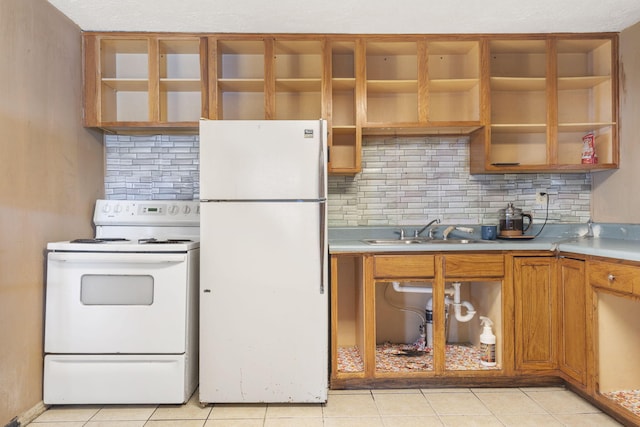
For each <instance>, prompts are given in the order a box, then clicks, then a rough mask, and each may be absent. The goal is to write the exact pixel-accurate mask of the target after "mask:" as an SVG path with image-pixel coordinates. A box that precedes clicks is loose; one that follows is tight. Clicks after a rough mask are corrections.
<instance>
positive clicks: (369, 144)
mask: <svg viewBox="0 0 640 427" xmlns="http://www.w3.org/2000/svg"><path fill="white" fill-rule="evenodd" d="M198 142H199V141H198V136H197V135H194V136H172V135H156V136H123V135H106V136H105V147H106V177H105V195H106V197H107V198H108V199H138V200H151V199H187V200H191V199H197V198H198V197H199V186H198V179H199V175H198V171H199V167H200V162H199V159H198ZM538 191H546V192H547V193H548V194H549V222H574V223H575V222H586V221H588V219H589V217H590V204H591V175H590V174H588V173H577V174H574V173H571V174H505V175H470V174H469V141H468V138H455V137H453V138H451V137H447V138H439V137H411V138H402V137H393V138H391V137H389V138H385V137H370V138H366V139H365V140H364V141H363V150H362V173H360V174H358V175H356V176H355V177H344V176H330V177H329V204H328V205H329V225H331V226H360V225H417V224H423V223H425V221H428V220H431V219H434V218H439V219H440V220H441V221H442V222H443V223H445V224H477V223H493V222H495V221H496V220H497V211H498V209H501V208H504V207H506V205H507V203H508V202H513V203H514V205H515V206H517V207H519V208H522V209H523V210H524V211H530V212H531V213H532V215H533V217H534V221H535V222H538V221H539V220H542V219H543V218H544V217H545V210H546V209H545V208H546V206H544V205H539V204H537V203H536V193H537V192H538Z"/></svg>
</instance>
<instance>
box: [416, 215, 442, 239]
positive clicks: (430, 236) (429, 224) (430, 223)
mask: <svg viewBox="0 0 640 427" xmlns="http://www.w3.org/2000/svg"><path fill="white" fill-rule="evenodd" d="M433 224H440V218H436V219H434V220H432V221H430V222H429V223H428V224H427V225H425V226H424V227H422V228H421V229H420V230H414V232H413V237H419V236H420V235H421V234H422V233H423V232H424V231H425V230H426V229H427V228H429V227H431V226H432V225H433ZM429 238H430V239H432V238H433V229H430V230H429Z"/></svg>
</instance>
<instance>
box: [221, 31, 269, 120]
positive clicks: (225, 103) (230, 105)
mask: <svg viewBox="0 0 640 427" xmlns="http://www.w3.org/2000/svg"><path fill="white" fill-rule="evenodd" d="M215 43H217V73H218V74H217V78H216V82H217V85H218V86H217V89H218V108H217V111H218V117H217V118H218V119H227V120H234V119H235V120H240V119H244V120H261V119H264V118H265V106H264V102H265V95H264V93H265V81H264V69H265V43H264V41H263V40H261V39H259V40H217V41H215Z"/></svg>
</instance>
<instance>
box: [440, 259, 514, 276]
mask: <svg viewBox="0 0 640 427" xmlns="http://www.w3.org/2000/svg"><path fill="white" fill-rule="evenodd" d="M444 276H445V277H503V276H504V256H502V254H496V255H485V254H468V255H462V254H460V255H447V256H446V257H445V260H444Z"/></svg>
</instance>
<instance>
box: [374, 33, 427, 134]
mask: <svg viewBox="0 0 640 427" xmlns="http://www.w3.org/2000/svg"><path fill="white" fill-rule="evenodd" d="M418 73H419V70H418V42H415V41H368V42H367V43H366V98H365V100H366V126H370V125H372V126H375V125H380V124H389V123H393V124H398V123H418V122H419V114H418Z"/></svg>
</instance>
